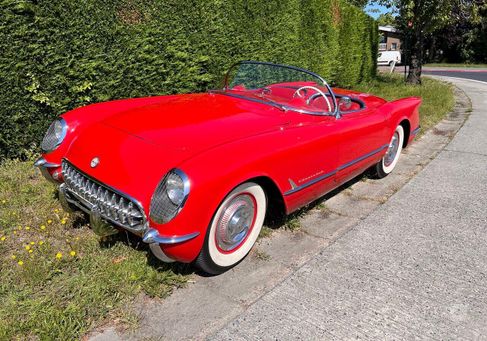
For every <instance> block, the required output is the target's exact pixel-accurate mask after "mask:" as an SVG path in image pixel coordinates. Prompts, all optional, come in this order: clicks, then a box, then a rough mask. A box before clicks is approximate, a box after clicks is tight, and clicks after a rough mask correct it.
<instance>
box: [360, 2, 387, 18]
mask: <svg viewBox="0 0 487 341" xmlns="http://www.w3.org/2000/svg"><path fill="white" fill-rule="evenodd" d="M365 11H366V12H367V13H368V14H369V15H370V16H371V17H373V18H375V19H377V17H378V16H379V15H381V14H382V13H386V12H391V10H390V9H388V8H386V7H384V6H380V5H377V4H372V5H371V4H369V5H367V7H365Z"/></svg>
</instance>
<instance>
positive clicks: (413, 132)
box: [411, 126, 421, 136]
mask: <svg viewBox="0 0 487 341" xmlns="http://www.w3.org/2000/svg"><path fill="white" fill-rule="evenodd" d="M420 130H421V126H418V127H417V128H416V129H414V130H413V131H412V132H411V136H416V135H417V134H418V133H419V131H420Z"/></svg>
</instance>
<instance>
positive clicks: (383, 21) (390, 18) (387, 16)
mask: <svg viewBox="0 0 487 341" xmlns="http://www.w3.org/2000/svg"><path fill="white" fill-rule="evenodd" d="M376 21H377V24H378V25H379V26H388V25H390V26H396V17H395V16H394V15H393V14H392V13H391V12H387V13H382V14H381V15H379V16H378V17H377V19H376Z"/></svg>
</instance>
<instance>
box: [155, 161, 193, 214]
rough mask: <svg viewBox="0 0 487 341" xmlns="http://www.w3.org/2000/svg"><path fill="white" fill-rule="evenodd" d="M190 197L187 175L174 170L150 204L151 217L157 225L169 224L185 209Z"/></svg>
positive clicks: (158, 188) (164, 180)
mask: <svg viewBox="0 0 487 341" xmlns="http://www.w3.org/2000/svg"><path fill="white" fill-rule="evenodd" d="M188 195H189V179H188V177H187V176H186V174H185V173H184V172H183V171H181V170H179V169H173V170H171V171H170V172H169V173H167V175H166V176H165V177H164V179H162V181H161V182H160V183H159V185H158V186H157V188H156V190H155V192H154V195H153V196H152V200H151V204H150V217H151V219H152V220H153V221H155V222H156V223H167V222H168V221H170V220H172V219H173V218H174V217H175V216H176V215H177V214H178V213H179V212H180V211H181V209H182V208H183V206H184V203H185V202H186V199H187V198H188Z"/></svg>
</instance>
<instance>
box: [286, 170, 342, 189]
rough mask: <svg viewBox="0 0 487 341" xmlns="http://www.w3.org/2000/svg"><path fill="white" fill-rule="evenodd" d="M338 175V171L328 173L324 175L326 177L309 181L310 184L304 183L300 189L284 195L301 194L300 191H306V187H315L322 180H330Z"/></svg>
mask: <svg viewBox="0 0 487 341" xmlns="http://www.w3.org/2000/svg"><path fill="white" fill-rule="evenodd" d="M336 173H337V171H336V170H334V171H333V172H330V173H326V174H324V175H322V176H320V177H317V178H316V179H313V180H311V181H308V182H306V183H304V184H303V185H301V186H299V187H296V188H294V189H291V190H290V191H287V192H286V193H284V195H290V194H293V193H296V192H299V191H300V190H302V189H305V188H306V187H309V186H311V185H314V184H315V183H317V182H320V181H322V180H325V179H328V178H329V177H331V176H333V175H335V174H336Z"/></svg>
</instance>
